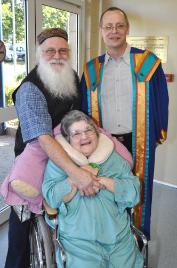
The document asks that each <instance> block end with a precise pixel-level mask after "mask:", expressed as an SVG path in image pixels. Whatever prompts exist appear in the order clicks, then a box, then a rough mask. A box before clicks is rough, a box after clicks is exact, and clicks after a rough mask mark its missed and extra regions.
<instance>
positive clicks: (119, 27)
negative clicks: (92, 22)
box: [102, 23, 127, 32]
mask: <svg viewBox="0 0 177 268" xmlns="http://www.w3.org/2000/svg"><path fill="white" fill-rule="evenodd" d="M126 27H127V25H126V24H123V23H120V24H116V25H115V26H113V25H112V24H108V25H105V26H102V29H103V30H104V31H105V32H112V31H113V30H114V29H115V30H116V31H120V30H124V29H125V28H126Z"/></svg>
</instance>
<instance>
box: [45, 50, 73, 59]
mask: <svg viewBox="0 0 177 268" xmlns="http://www.w3.org/2000/svg"><path fill="white" fill-rule="evenodd" d="M69 51H70V49H69V48H59V49H55V48H48V49H46V50H43V52H44V53H45V54H46V56H48V57H53V56H55V54H56V53H57V52H58V53H59V54H60V55H63V56H65V55H68V54H69Z"/></svg>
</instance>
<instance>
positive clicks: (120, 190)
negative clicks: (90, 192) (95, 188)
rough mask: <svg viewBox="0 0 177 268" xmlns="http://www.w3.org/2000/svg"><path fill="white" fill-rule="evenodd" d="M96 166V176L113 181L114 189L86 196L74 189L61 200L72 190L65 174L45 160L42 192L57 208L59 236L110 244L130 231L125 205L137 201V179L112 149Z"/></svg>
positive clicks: (49, 202)
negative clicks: (65, 198) (106, 157)
mask: <svg viewBox="0 0 177 268" xmlns="http://www.w3.org/2000/svg"><path fill="white" fill-rule="evenodd" d="M99 167H100V169H99V174H98V177H99V176H106V177H109V178H112V179H113V180H114V181H115V193H112V192H110V191H108V190H106V189H102V190H100V191H99V192H98V193H97V194H96V195H95V196H89V197H87V196H81V195H80V192H79V191H77V193H76V195H75V196H74V197H73V199H72V200H71V201H69V202H67V203H64V202H63V197H64V195H66V194H68V193H69V192H70V191H71V186H70V184H69V182H68V180H67V174H66V173H65V172H64V171H63V170H62V169H60V168H59V167H57V166H56V165H55V164H54V163H53V162H52V161H51V160H49V161H48V164H47V167H46V170H45V174H44V181H43V185H42V192H43V195H44V198H45V199H46V201H47V202H48V204H49V205H50V206H51V207H53V208H58V209H59V218H58V220H59V235H60V236H61V237H65V238H74V239H84V240H89V241H98V242H100V243H104V244H113V243H116V242H119V241H120V240H121V239H122V237H124V236H125V235H126V234H129V233H130V222H129V216H128V214H127V210H126V208H131V207H134V206H135V205H136V204H137V203H138V202H139V187H140V183H139V179H138V177H135V176H134V175H132V174H131V170H130V167H129V164H128V162H126V161H125V160H124V159H122V158H121V157H120V156H119V155H118V154H117V153H116V152H115V151H113V152H112V154H111V155H110V157H109V158H108V159H107V160H106V161H105V162H104V163H102V164H100V165H99Z"/></svg>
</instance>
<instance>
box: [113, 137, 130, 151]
mask: <svg viewBox="0 0 177 268" xmlns="http://www.w3.org/2000/svg"><path fill="white" fill-rule="evenodd" d="M112 136H113V137H116V139H118V140H119V141H120V142H121V143H123V145H124V146H125V147H126V148H127V149H128V151H129V152H130V153H131V154H132V133H127V134H121V135H118V134H112Z"/></svg>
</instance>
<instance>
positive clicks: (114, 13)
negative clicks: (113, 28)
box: [102, 10, 126, 21]
mask: <svg viewBox="0 0 177 268" xmlns="http://www.w3.org/2000/svg"><path fill="white" fill-rule="evenodd" d="M115 18H116V19H117V20H121V21H126V19H125V16H124V14H123V13H122V12H121V11H120V10H110V11H107V12H106V13H105V14H104V15H103V18H102V21H112V20H114V19H115Z"/></svg>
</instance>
